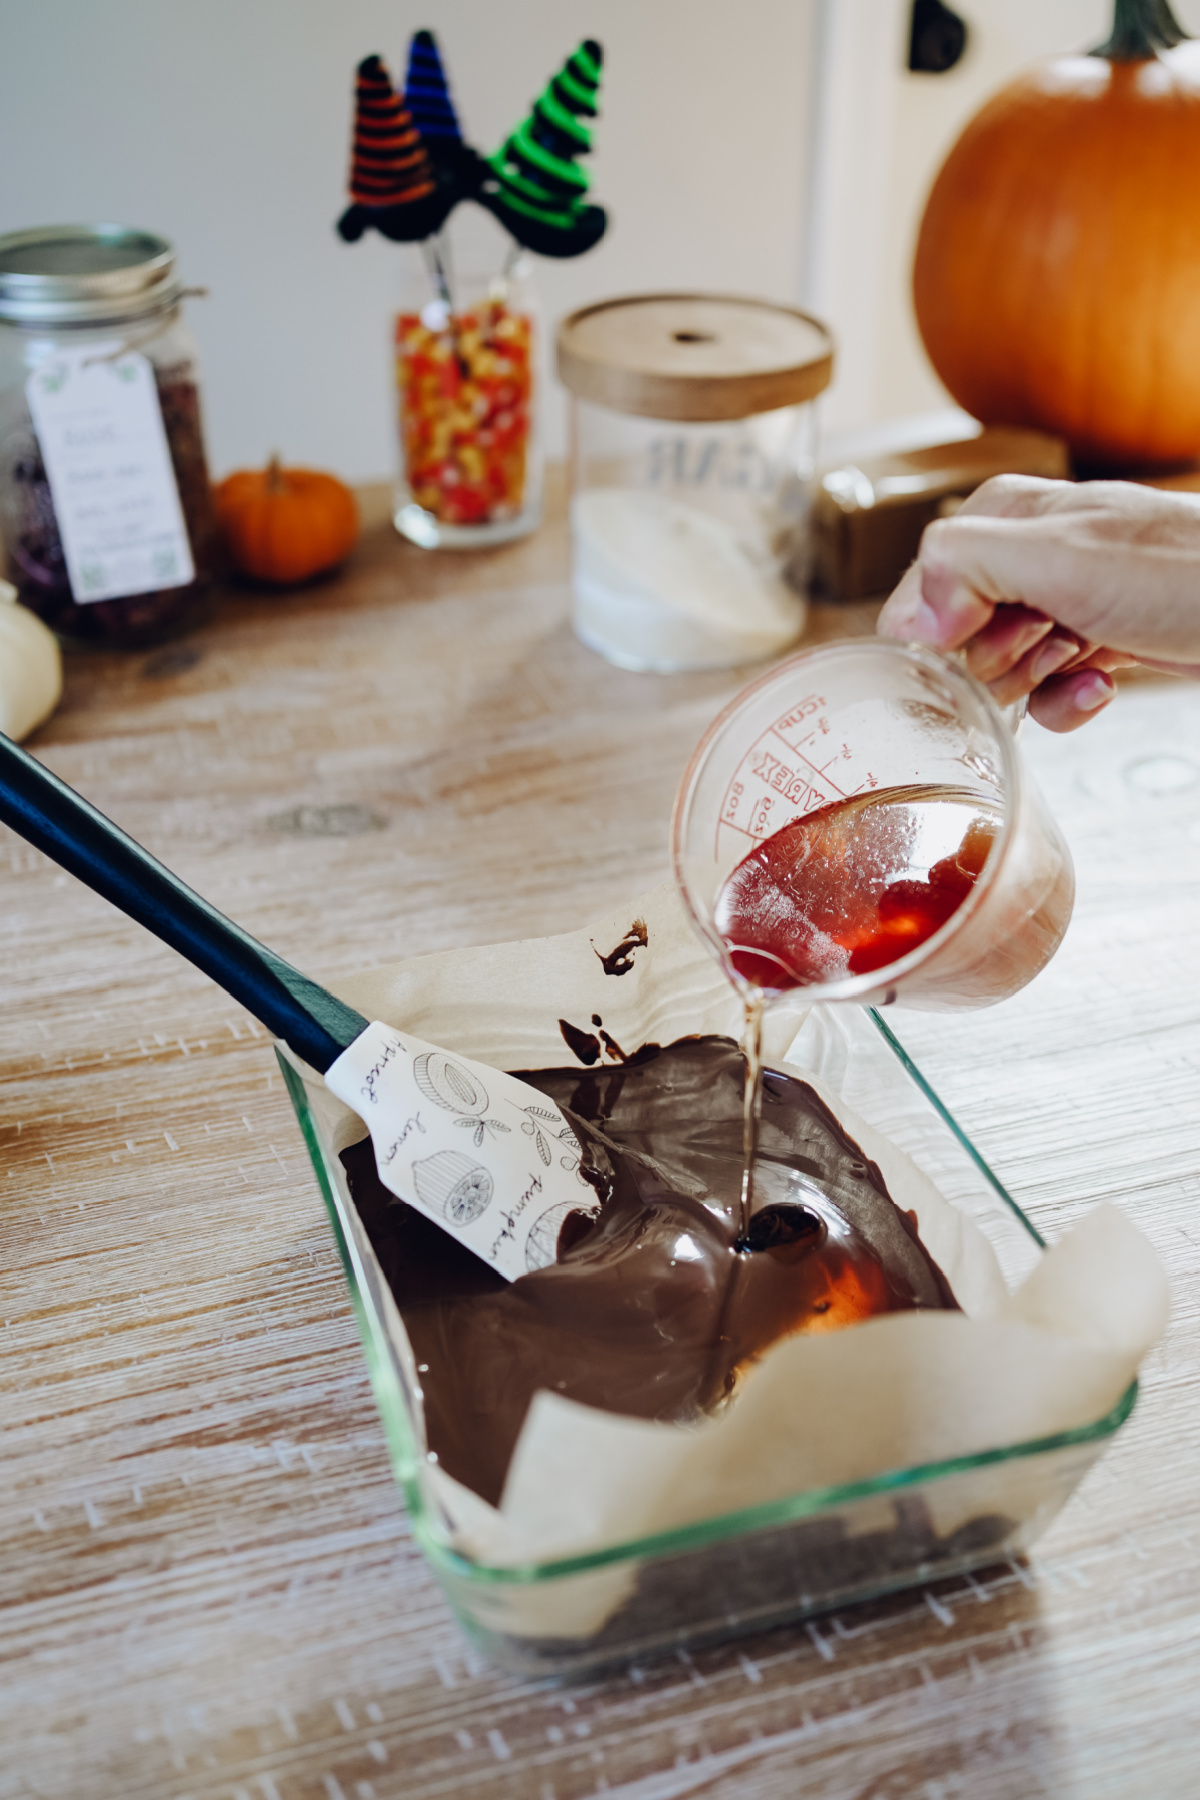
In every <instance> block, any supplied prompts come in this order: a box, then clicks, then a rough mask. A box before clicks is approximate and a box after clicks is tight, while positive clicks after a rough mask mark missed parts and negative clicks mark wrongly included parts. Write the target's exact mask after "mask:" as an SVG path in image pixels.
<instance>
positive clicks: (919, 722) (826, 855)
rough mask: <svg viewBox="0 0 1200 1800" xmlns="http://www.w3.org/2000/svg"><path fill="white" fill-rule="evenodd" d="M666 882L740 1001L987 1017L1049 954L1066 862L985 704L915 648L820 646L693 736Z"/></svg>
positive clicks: (1067, 887)
mask: <svg viewBox="0 0 1200 1800" xmlns="http://www.w3.org/2000/svg"><path fill="white" fill-rule="evenodd" d="M672 849H673V858H674V867H675V876H676V880H677V881H678V884H679V887H680V890H681V892H682V895H683V898H684V901H685V903H686V905H687V907H688V910H689V912H690V913H691V916H692V918H693V920H694V922H695V924H696V927H697V929H698V930H699V932H700V934H701V936H702V937H703V938H704V939H705V941H706V942H707V943H708V945H709V946H710V948H711V949H712V951H713V954H714V955H715V956H716V957H717V958H718V959H719V961H720V962H721V963H722V965H723V967H724V968H725V970H726V973H727V974H728V975H729V977H730V979H731V980H732V981H733V982H734V984H735V985H736V986H737V987H739V988H740V989H741V990H742V991H743V992H744V994H745V995H746V997H747V999H748V1000H750V999H751V998H752V997H758V996H761V997H762V998H763V999H765V1000H766V1001H767V1002H768V1003H769V1002H770V1000H771V999H772V998H774V997H776V996H778V995H779V994H781V993H784V992H787V991H790V990H794V989H797V988H804V989H806V990H809V991H810V992H811V993H812V997H813V998H814V999H817V998H820V999H822V1000H854V1001H858V1002H859V1003H861V1004H874V1005H883V1004H889V1003H891V1002H892V1001H896V1002H898V1003H901V1004H904V1005H907V1006H913V1007H919V1008H922V1009H926V1010H940V1009H949V1008H960V1007H979V1006H988V1005H991V1004H992V1003H993V1002H995V1001H997V1000H1003V999H1006V998H1007V997H1008V996H1009V995H1010V994H1014V993H1016V992H1017V990H1018V989H1019V988H1021V987H1024V985H1025V983H1026V982H1028V981H1030V980H1031V979H1032V978H1033V976H1034V975H1036V974H1037V973H1038V971H1039V970H1040V969H1041V968H1043V967H1044V966H1045V964H1046V963H1047V962H1048V961H1049V959H1050V957H1051V956H1052V955H1053V953H1054V951H1055V950H1056V949H1057V947H1058V945H1059V943H1060V942H1061V940H1062V936H1063V933H1064V932H1065V930H1066V927H1067V922H1068V920H1069V918H1070V915H1071V907H1072V902H1073V900H1074V891H1075V884H1074V874H1073V870H1072V866H1071V858H1070V853H1069V851H1068V849H1067V846H1066V844H1065V842H1064V840H1063V838H1062V835H1061V833H1060V832H1059V830H1058V827H1057V825H1056V824H1055V822H1054V820H1053V818H1052V817H1051V815H1050V813H1049V812H1048V811H1047V809H1046V806H1045V803H1044V802H1043V800H1042V798H1041V796H1040V794H1039V793H1038V791H1037V788H1036V786H1035V784H1034V782H1033V779H1032V777H1031V775H1030V773H1029V771H1028V769H1027V768H1026V767H1025V766H1024V764H1023V763H1022V761H1021V759H1020V756H1019V755H1018V752H1017V747H1016V744H1015V743H1014V741H1013V736H1012V732H1011V730H1010V729H1009V727H1008V725H1007V724H1006V722H1005V719H1004V717H1003V715H1002V714H1001V713H1000V711H999V709H998V708H997V707H996V705H995V704H994V702H993V701H992V699H991V697H990V695H989V694H988V693H987V692H986V691H985V689H984V688H982V687H981V686H980V685H979V683H978V682H976V681H974V680H973V679H972V678H971V676H969V675H967V674H966V673H965V672H964V671H963V670H962V669H961V668H960V667H958V665H957V664H955V663H952V662H948V661H946V660H945V659H943V658H942V657H940V656H937V655H936V654H935V653H933V652H932V651H928V650H925V649H923V648H921V647H920V646H916V645H901V644H889V643H885V642H882V641H862V642H853V643H840V644H831V645H828V646H826V647H824V648H822V649H818V650H814V651H810V652H807V653H805V654H803V655H800V656H797V657H794V658H792V659H791V660H790V661H788V662H786V663H784V664H783V665H782V666H781V667H779V668H776V669H773V670H772V671H771V672H770V673H769V674H766V675H763V676H762V677H761V678H760V679H759V680H758V681H756V682H754V683H752V685H751V686H750V687H748V688H747V689H745V691H744V692H743V693H742V694H740V695H739V696H738V698H737V699H736V700H734V701H733V702H732V703H731V705H729V706H728V707H727V708H726V709H725V711H724V712H723V713H721V714H720V716H719V717H718V718H717V719H715V720H714V721H713V723H712V725H710V727H709V729H708V731H707V732H706V733H705V735H704V737H703V739H702V740H701V742H700V744H699V746H698V747H697V749H696V752H695V754H694V755H693V757H692V760H691V763H690V764H689V766H688V769H687V772H686V773H685V775H684V778H683V783H682V786H681V787H680V790H679V795H678V798H677V800H676V803H675V813H674V818H673V821H672Z"/></svg>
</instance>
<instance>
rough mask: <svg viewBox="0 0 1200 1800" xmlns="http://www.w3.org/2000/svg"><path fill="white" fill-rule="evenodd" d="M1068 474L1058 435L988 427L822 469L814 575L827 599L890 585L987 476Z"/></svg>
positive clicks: (857, 596)
mask: <svg viewBox="0 0 1200 1800" xmlns="http://www.w3.org/2000/svg"><path fill="white" fill-rule="evenodd" d="M1069 474H1070V464H1069V461H1068V457H1067V447H1066V444H1065V443H1064V442H1063V441H1062V439H1061V438H1055V437H1050V436H1048V435H1047V434H1046V433H1044V432H1040V431H1022V430H1016V429H1010V428H1008V427H1004V426H994V427H991V428H989V429H985V430H983V431H981V432H980V433H979V434H978V435H977V436H975V437H970V438H964V439H960V440H959V441H958V442H956V443H951V444H934V445H932V446H928V447H925V448H921V449H914V450H898V451H893V452H892V453H890V454H889V455H886V456H864V457H862V458H860V459H859V460H858V461H856V462H846V463H843V464H842V465H841V466H840V467H838V468H834V469H827V470H826V471H825V473H824V475H823V476H822V477H821V479H820V481H819V482H818V484H817V493H816V497H815V500H814V503H813V578H814V585H815V586H816V588H817V591H818V592H820V593H821V594H823V595H824V596H825V597H826V598H828V599H831V600H839V601H841V600H863V599H867V598H869V597H872V596H876V595H884V594H887V593H889V592H890V591H891V589H892V588H893V587H895V585H896V583H897V581H899V579H900V577H901V575H903V573H904V571H905V569H906V568H907V567H908V565H909V563H910V562H911V561H912V560H913V558H914V557H915V556H916V554H917V548H918V546H919V544H920V542H921V533H922V532H923V531H924V529H925V527H926V525H928V524H930V523H931V521H932V520H934V519H937V518H944V517H945V516H946V515H947V514H948V513H951V512H955V511H957V509H958V506H959V505H960V504H961V502H962V501H963V500H965V499H966V497H967V495H968V494H970V493H973V492H974V490H975V489H976V488H977V487H978V486H979V485H980V483H981V482H984V481H987V480H988V479H989V477H990V476H992V475H1042V476H1048V477H1050V478H1051V479H1059V480H1061V479H1063V478H1065V477H1066V476H1068V475H1069Z"/></svg>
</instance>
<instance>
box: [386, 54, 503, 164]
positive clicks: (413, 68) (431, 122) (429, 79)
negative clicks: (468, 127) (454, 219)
mask: <svg viewBox="0 0 1200 1800" xmlns="http://www.w3.org/2000/svg"><path fill="white" fill-rule="evenodd" d="M404 104H405V106H407V108H408V110H409V112H410V113H411V114H412V121H413V124H414V125H415V126H416V128H417V130H418V132H419V133H420V135H421V140H422V142H423V143H424V145H425V148H426V149H427V150H428V152H429V155H430V159H431V161H432V163H433V166H434V168H435V169H436V170H437V171H438V173H439V174H440V175H442V176H443V177H444V178H445V179H447V180H450V181H453V182H455V183H456V184H457V186H458V189H459V198H460V199H462V198H464V197H465V196H467V195H468V194H474V193H477V192H478V190H479V188H480V187H481V185H482V183H483V180H484V177H485V176H486V174H487V169H486V167H485V165H484V161H483V158H482V157H481V156H480V154H479V152H478V151H477V150H473V149H472V148H471V146H470V145H469V144H467V143H465V142H464V141H463V135H462V132H461V130H460V129H459V124H458V115H457V113H456V112H455V110H454V102H453V100H451V98H450V85H449V83H448V82H447V80H446V70H445V67H444V66H443V63H442V56H441V51H440V50H439V49H438V46H437V39H436V38H435V37H434V35H433V33H432V31H416V32H414V33H413V37H412V42H411V43H410V44H409V46H408V72H407V74H406V75H405V77H404Z"/></svg>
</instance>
